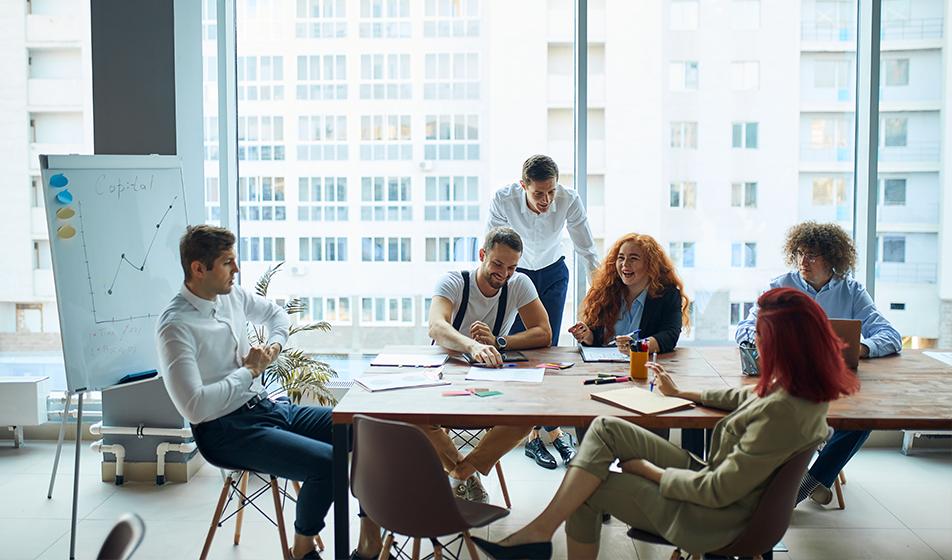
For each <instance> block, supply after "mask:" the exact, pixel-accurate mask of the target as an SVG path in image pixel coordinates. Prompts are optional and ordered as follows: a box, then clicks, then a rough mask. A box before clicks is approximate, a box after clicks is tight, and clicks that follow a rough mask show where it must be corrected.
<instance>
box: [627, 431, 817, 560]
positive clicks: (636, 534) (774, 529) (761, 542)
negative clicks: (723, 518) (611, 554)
mask: <svg viewBox="0 0 952 560" xmlns="http://www.w3.org/2000/svg"><path fill="white" fill-rule="evenodd" d="M814 451H816V446H811V447H810V448H809V449H806V450H804V451H801V452H800V453H797V454H796V455H794V456H793V457H791V458H790V459H788V460H787V462H786V463H784V464H783V465H782V466H781V467H780V468H779V469H777V472H776V473H774V475H773V478H772V479H771V480H770V483H769V484H768V485H767V488H766V489H765V490H764V493H763V495H762V496H761V497H760V503H758V504H757V508H756V509H754V513H753V515H752V516H751V518H750V521H749V522H748V523H747V527H745V528H744V531H743V532H742V533H741V534H740V536H738V537H737V538H736V539H734V542H732V543H731V544H729V545H727V546H725V547H724V548H722V549H720V550H715V551H713V552H710V553H707V554H705V555H704V557H705V558H718V557H724V556H726V557H732V556H742V557H758V556H760V557H763V558H764V560H770V559H771V558H773V547H774V545H775V544H777V543H778V542H780V539H782V538H783V534H784V533H786V532H787V527H789V526H790V517H791V516H792V515H793V508H794V506H796V501H797V491H798V490H799V488H800V480H801V479H802V478H803V475H804V473H806V471H807V465H808V464H809V463H810V459H811V458H812V457H813V452H814ZM628 536H629V537H631V538H633V539H635V540H639V541H644V542H648V543H652V544H660V545H668V546H671V545H672V543H670V542H668V541H667V539H665V538H664V537H661V536H659V535H655V534H654V533H649V532H647V531H642V530H640V529H636V528H634V527H632V528H631V529H629V530H628ZM674 546H678V545H677V544H676V543H675V544H674ZM675 553H676V554H678V555H680V547H678V550H676V551H675ZM676 557H677V556H675V555H672V558H676Z"/></svg>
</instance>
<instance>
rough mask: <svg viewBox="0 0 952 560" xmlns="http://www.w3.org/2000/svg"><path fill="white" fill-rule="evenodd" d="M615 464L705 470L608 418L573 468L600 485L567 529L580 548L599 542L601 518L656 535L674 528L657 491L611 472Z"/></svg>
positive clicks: (588, 438)
mask: <svg viewBox="0 0 952 560" xmlns="http://www.w3.org/2000/svg"><path fill="white" fill-rule="evenodd" d="M615 459H618V460H620V461H622V462H624V461H627V460H629V459H647V460H648V461H651V462H652V463H654V464H655V465H658V466H659V467H662V468H669V467H674V468H682V469H683V468H690V469H695V470H697V469H700V468H701V467H702V465H701V464H700V463H699V462H697V461H696V460H694V459H692V457H691V455H690V454H689V453H688V452H687V451H685V450H683V449H681V448H679V447H678V446H676V445H674V444H673V443H671V442H669V441H667V440H665V439H662V438H660V437H658V436H657V435H655V434H653V433H651V432H650V431H648V430H646V429H644V428H642V427H641V426H637V425H635V424H632V423H630V422H626V421H624V420H621V419H618V418H613V417H608V416H602V417H599V418H596V419H595V421H594V422H592V425H591V426H590V427H589V430H588V433H586V434H585V439H584V440H582V444H581V445H580V446H579V448H578V455H576V456H575V458H574V459H572V463H571V465H570V467H578V468H581V469H585V470H586V471H588V472H590V473H592V474H593V475H595V476H597V477H598V478H600V479H601V480H602V484H601V486H599V487H598V489H597V490H596V491H595V493H594V494H592V496H591V497H590V498H589V499H588V500H587V501H586V502H585V503H584V504H582V505H581V507H579V508H578V509H577V510H576V511H575V512H574V513H573V514H572V515H571V516H570V517H569V519H568V521H567V522H566V524H565V534H566V535H568V536H569V537H571V538H572V539H573V540H575V541H577V542H580V543H587V544H591V543H597V542H598V538H599V535H600V534H601V530H602V513H610V514H611V515H613V516H614V517H615V518H617V519H619V520H621V521H622V522H624V523H627V524H628V525H631V526H632V527H636V528H639V529H642V530H644V531H651V532H653V533H655V534H661V533H663V532H665V530H666V529H667V528H668V526H669V524H670V523H671V519H670V518H669V517H668V516H667V515H666V513H667V511H664V510H668V509H669V508H668V507H665V506H666V504H664V503H663V502H665V501H666V500H665V499H664V498H662V497H661V490H660V488H659V487H658V485H657V484H655V483H654V482H652V481H650V480H648V479H646V478H644V477H641V476H638V475H634V474H627V473H614V472H610V471H609V470H608V467H609V466H610V465H611V464H612V463H613V462H614V461H615Z"/></svg>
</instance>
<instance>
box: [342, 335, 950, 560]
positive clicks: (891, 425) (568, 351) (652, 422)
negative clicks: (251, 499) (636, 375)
mask: <svg viewBox="0 0 952 560" xmlns="http://www.w3.org/2000/svg"><path fill="white" fill-rule="evenodd" d="M384 352H386V353H413V354H420V353H444V352H445V350H443V349H441V348H439V347H434V346H388V347H387V348H385V349H384ZM523 353H524V354H526V356H527V357H528V358H529V361H528V362H521V363H519V364H518V366H519V367H534V366H536V365H537V364H539V363H543V362H574V363H575V365H574V366H573V367H571V368H568V369H564V370H547V371H546V374H545V378H544V381H543V382H542V383H541V384H537V383H513V382H488V381H465V380H464V379H463V378H464V377H465V375H466V372H467V371H469V365H468V364H467V363H465V362H463V361H462V360H459V359H457V358H454V357H452V353H451V357H450V359H449V360H448V361H447V362H446V365H444V366H443V373H444V376H445V377H446V378H448V379H449V380H451V381H452V382H453V384H452V385H451V386H450V385H444V386H438V387H425V388H417V389H400V390H396V391H382V392H375V393H371V392H369V391H366V390H364V389H363V388H361V387H359V386H357V385H355V386H354V387H353V388H352V389H351V390H350V391H348V393H347V394H346V395H345V396H344V398H343V399H342V400H341V401H340V402H339V403H338V404H337V406H335V407H334V413H333V422H334V466H333V473H334V474H333V475H334V545H335V546H334V548H335V550H334V556H335V558H347V557H348V556H349V554H350V542H349V522H350V519H349V511H348V493H349V492H350V479H349V474H350V473H349V469H348V453H347V451H346V450H347V448H348V439H349V427H350V424H352V423H353V418H354V415H356V414H365V415H368V416H373V417H376V418H385V419H390V420H399V421H403V422H410V423H414V424H440V425H446V426H467V427H490V426H497V425H548V426H587V425H588V424H590V423H591V422H592V420H594V419H595V418H596V417H598V416H602V415H608V416H617V417H619V418H624V419H626V420H629V421H631V422H634V423H636V424H639V425H641V426H644V427H647V428H681V429H686V430H705V429H711V428H713V427H714V424H716V423H717V421H718V420H719V419H721V418H722V417H723V416H724V415H725V413H724V412H723V411H719V410H715V409H710V408H705V407H702V406H697V407H695V408H692V409H689V410H680V411H676V412H671V413H667V414H661V415H657V416H642V415H639V414H636V413H633V412H628V411H626V410H624V409H621V408H617V407H614V406H611V405H608V404H604V403H601V402H598V401H595V400H593V399H591V398H590V397H589V394H590V393H593V392H599V391H609V390H613V389H619V388H622V387H626V386H627V387H630V386H633V385H635V386H641V387H645V388H646V386H647V382H646V381H633V382H630V383H624V384H608V385H583V384H582V381H583V380H584V379H588V378H592V377H595V376H596V375H597V374H598V373H618V374H619V375H627V374H628V364H625V363H585V362H583V361H582V359H581V356H580V355H579V354H578V351H577V349H576V348H575V347H568V346H562V347H553V348H544V349H539V350H529V351H523ZM658 362H659V363H661V364H662V365H663V366H664V367H665V369H666V370H668V372H669V373H671V375H672V377H674V378H675V381H676V382H677V383H678V386H679V387H680V388H682V389H686V390H696V391H700V390H704V389H713V388H722V387H739V386H744V385H753V384H756V383H757V379H758V378H756V377H753V378H752V377H746V376H744V375H743V374H741V366H740V357H739V354H738V351H737V349H736V348H734V347H710V348H700V347H699V348H679V349H677V350H675V351H674V352H671V353H669V354H661V355H659V356H658ZM857 373H858V375H859V378H860V381H861V382H862V388H861V389H860V391H859V393H857V394H856V395H853V396H851V397H849V398H845V399H840V400H838V401H836V402H834V403H832V404H831V405H830V411H829V414H828V417H827V418H828V422H829V424H830V426H832V427H833V428H837V429H847V430H859V429H863V430H898V429H921V430H952V367H950V366H948V365H946V364H944V363H942V362H939V361H938V360H935V359H933V358H930V357H928V356H925V355H924V354H922V352H921V351H916V350H905V351H903V353H902V355H898V356H890V357H886V358H878V359H874V360H862V361H861V362H860V365H859V370H858V372H857ZM467 387H487V388H491V389H495V390H498V391H501V392H502V395H498V396H495V397H490V398H479V397H444V396H442V393H443V392H444V391H447V390H451V389H465V388H467ZM694 433H695V434H696V433H697V432H694ZM701 433H702V434H703V432H701ZM702 441H703V440H702ZM695 451H696V450H695Z"/></svg>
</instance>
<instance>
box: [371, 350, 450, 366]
mask: <svg viewBox="0 0 952 560" xmlns="http://www.w3.org/2000/svg"><path fill="white" fill-rule="evenodd" d="M448 357H449V356H448V355H447V354H386V353H384V354H377V357H375V358H374V359H373V360H371V361H370V365H372V366H394V367H439V366H441V365H443V364H444V363H446V359H447V358H448Z"/></svg>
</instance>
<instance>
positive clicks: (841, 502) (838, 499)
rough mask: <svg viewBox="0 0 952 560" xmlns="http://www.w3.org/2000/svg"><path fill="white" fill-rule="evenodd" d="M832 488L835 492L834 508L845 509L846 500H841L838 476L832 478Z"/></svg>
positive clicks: (841, 489) (841, 491)
mask: <svg viewBox="0 0 952 560" xmlns="http://www.w3.org/2000/svg"><path fill="white" fill-rule="evenodd" d="M833 490H834V491H835V492H836V508H837V509H846V502H845V501H844V500H843V488H842V485H841V484H840V479H839V477H837V478H836V479H834V480H833Z"/></svg>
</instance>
